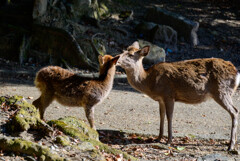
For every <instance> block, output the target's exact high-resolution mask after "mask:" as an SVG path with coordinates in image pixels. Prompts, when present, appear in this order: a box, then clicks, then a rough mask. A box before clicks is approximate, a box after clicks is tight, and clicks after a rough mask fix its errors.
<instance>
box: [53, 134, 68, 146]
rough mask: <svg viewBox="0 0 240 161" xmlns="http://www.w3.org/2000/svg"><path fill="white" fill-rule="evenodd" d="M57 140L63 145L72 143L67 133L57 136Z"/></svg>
mask: <svg viewBox="0 0 240 161" xmlns="http://www.w3.org/2000/svg"><path fill="white" fill-rule="evenodd" d="M55 142H56V143H58V144H61V145H62V146H67V145H70V140H69V138H68V137H67V136H66V135H63V136H57V137H56V140H55Z"/></svg>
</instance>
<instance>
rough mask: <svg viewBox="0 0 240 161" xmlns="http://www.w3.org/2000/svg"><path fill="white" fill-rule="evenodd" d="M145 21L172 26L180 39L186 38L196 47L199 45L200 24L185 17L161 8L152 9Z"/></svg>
mask: <svg viewBox="0 0 240 161" xmlns="http://www.w3.org/2000/svg"><path fill="white" fill-rule="evenodd" d="M145 19H146V20H147V21H151V22H155V23H158V24H162V25H168V26H171V27H172V28H173V29H174V30H176V31H177V33H178V36H179V37H184V39H185V40H187V41H188V42H190V43H191V44H192V45H193V46H196V45H198V43H199V41H198V36H197V31H198V27H199V23H198V22H195V21H191V20H189V19H187V18H185V17H183V16H180V15H178V14H175V13H172V12H169V11H166V10H164V9H161V8H159V7H153V8H150V9H149V10H148V12H147V14H146V17H145Z"/></svg>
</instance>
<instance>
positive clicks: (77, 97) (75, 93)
mask: <svg viewBox="0 0 240 161" xmlns="http://www.w3.org/2000/svg"><path fill="white" fill-rule="evenodd" d="M35 85H36V86H37V87H38V88H39V89H40V91H42V92H45V91H48V92H49V91H50V92H52V93H54V98H55V99H57V101H58V102H60V103H61V104H65V105H69V106H79V105H80V106H83V105H85V104H87V103H88V104H90V103H92V104H96V103H97V102H99V101H101V99H102V98H103V97H104V95H106V93H109V92H108V91H109V90H110V89H111V86H110V87H108V88H109V89H106V85H105V84H103V83H102V81H100V80H98V79H97V78H96V79H93V78H87V77H81V76H79V75H77V74H75V73H73V72H70V71H68V70H66V69H63V68H61V67H57V66H49V67H45V68H43V69H41V70H40V71H39V72H38V73H37V76H36V79H35Z"/></svg>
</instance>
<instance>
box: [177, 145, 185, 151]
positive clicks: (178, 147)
mask: <svg viewBox="0 0 240 161" xmlns="http://www.w3.org/2000/svg"><path fill="white" fill-rule="evenodd" d="M176 149H177V150H179V151H182V150H184V149H185V147H181V146H177V147H176Z"/></svg>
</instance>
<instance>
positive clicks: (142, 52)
mask: <svg viewBox="0 0 240 161" xmlns="http://www.w3.org/2000/svg"><path fill="white" fill-rule="evenodd" d="M149 51H150V46H144V47H143V48H142V49H141V50H140V51H138V53H139V54H140V55H141V56H147V55H148V53H149Z"/></svg>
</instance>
